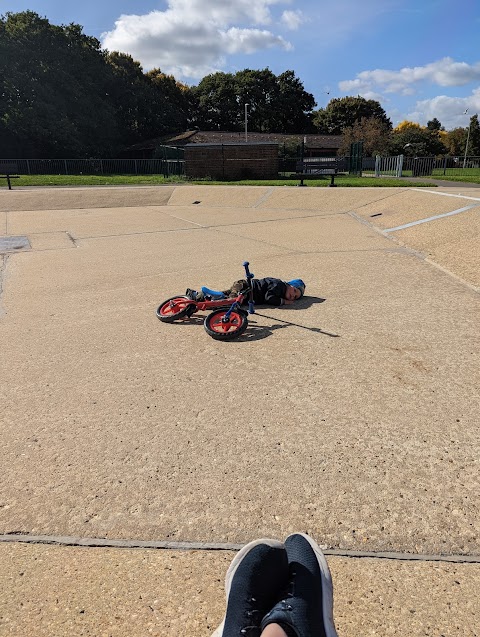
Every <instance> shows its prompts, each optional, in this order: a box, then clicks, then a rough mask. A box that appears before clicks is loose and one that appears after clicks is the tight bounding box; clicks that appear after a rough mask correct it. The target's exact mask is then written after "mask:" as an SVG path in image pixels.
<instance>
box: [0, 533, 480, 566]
mask: <svg viewBox="0 0 480 637" xmlns="http://www.w3.org/2000/svg"><path fill="white" fill-rule="evenodd" d="M0 543H4V544H5V543H12V544H13V543H20V544H49V545H56V546H72V547H84V548H121V549H155V550H169V551H239V550H240V549H241V548H242V547H243V546H244V544H233V543H222V542H191V541H188V542H169V541H153V540H111V539H105V538H91V537H90V538H89V537H85V538H82V537H76V536H55V535H28V534H21V533H9V534H7V535H0ZM320 547H321V549H322V551H323V553H324V554H325V555H327V556H331V557H345V558H352V559H354V558H357V559H362V558H369V559H382V560H399V561H404V562H451V563H457V564H462V563H469V564H480V554H478V555H477V554H453V553H452V554H421V553H405V552H401V551H354V550H348V549H333V548H328V547H326V546H322V545H320Z"/></svg>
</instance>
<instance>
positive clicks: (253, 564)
mask: <svg viewBox="0 0 480 637" xmlns="http://www.w3.org/2000/svg"><path fill="white" fill-rule="evenodd" d="M287 583H288V560H287V553H286V551H285V548H284V547H283V544H281V543H280V542H277V540H266V539H263V540H255V541H254V542H250V544H247V545H246V546H244V547H243V548H242V549H241V551H239V553H237V555H236V556H235V558H234V559H233V561H232V563H231V564H230V567H229V569H228V571H227V575H226V577H225V593H226V596H227V610H226V613H225V617H224V619H223V621H222V623H221V624H220V626H219V627H218V628H217V630H216V631H215V632H214V633H213V635H212V637H259V636H260V633H261V630H260V622H261V621H262V618H263V616H264V615H265V613H267V612H268V611H269V610H270V609H271V608H272V606H273V605H274V604H275V602H276V601H277V600H278V597H279V595H280V591H282V590H283V589H284V588H285V586H286V585H287Z"/></svg>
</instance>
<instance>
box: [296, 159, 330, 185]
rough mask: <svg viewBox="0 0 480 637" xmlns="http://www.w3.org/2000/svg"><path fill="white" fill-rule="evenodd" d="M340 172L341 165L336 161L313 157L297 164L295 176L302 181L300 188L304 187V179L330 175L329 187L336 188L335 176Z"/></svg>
mask: <svg viewBox="0 0 480 637" xmlns="http://www.w3.org/2000/svg"><path fill="white" fill-rule="evenodd" d="M338 172H339V164H338V161H337V160H336V159H322V158H321V157H312V158H311V159H304V160H303V161H299V162H297V166H296V173H295V176H296V177H298V178H299V179H300V183H299V184H298V185H299V186H304V185H305V184H304V183H303V180H304V179H308V178H312V177H315V175H330V183H329V186H330V187H332V188H336V186H337V184H336V183H335V175H337V174H338Z"/></svg>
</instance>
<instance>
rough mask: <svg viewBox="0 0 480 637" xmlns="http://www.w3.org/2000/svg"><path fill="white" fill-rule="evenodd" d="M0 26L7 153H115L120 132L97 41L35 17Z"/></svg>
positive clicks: (0, 106) (1, 111)
mask: <svg viewBox="0 0 480 637" xmlns="http://www.w3.org/2000/svg"><path fill="white" fill-rule="evenodd" d="M0 21H1V24H2V27H1V30H0V38H1V45H0V46H1V49H2V52H3V55H2V56H1V61H0V81H1V89H2V90H1V91H0V122H1V127H2V129H3V131H4V132H5V133H6V137H7V143H9V144H10V146H11V145H12V143H13V148H12V147H11V148H10V150H11V152H9V153H8V154H10V156H11V157H14V156H15V157H17V156H23V157H34V156H44V157H68V156H71V157H80V156H89V155H93V154H97V153H98V150H99V149H108V150H113V149H114V148H115V147H116V143H117V142H118V131H117V129H116V122H115V113H114V109H113V108H112V107H111V106H109V104H108V102H107V100H106V95H105V86H106V81H107V72H106V67H105V60H104V54H103V52H102V51H101V49H100V43H99V42H98V40H96V39H95V38H92V37H90V36H87V35H85V34H83V32H82V27H81V26H79V25H76V24H70V25H68V26H62V27H58V26H54V25H51V24H50V23H49V22H48V20H46V19H45V18H41V17H40V16H39V15H38V14H36V13H34V12H33V11H24V12H21V13H7V14H6V15H5V16H3V17H2V18H1V19H0ZM92 114H95V116H94V117H92Z"/></svg>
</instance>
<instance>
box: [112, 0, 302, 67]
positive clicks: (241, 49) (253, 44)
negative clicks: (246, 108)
mask: <svg viewBox="0 0 480 637" xmlns="http://www.w3.org/2000/svg"><path fill="white" fill-rule="evenodd" d="M288 2H289V0H256V2H252V0H235V2H227V1H226V0H167V4H168V8H167V9H166V10H165V11H152V12H150V13H148V14H146V15H121V16H120V17H119V18H118V20H117V21H116V22H115V27H114V29H113V30H112V31H109V32H107V33H104V34H102V44H103V46H104V47H105V48H107V49H109V50H110V51H122V52H124V53H129V54H130V55H132V57H134V58H135V59H137V60H139V61H140V62H141V63H142V65H143V66H144V68H145V69H146V70H147V69H150V68H153V67H160V68H161V69H162V71H165V72H167V73H173V74H174V75H175V76H176V77H177V78H179V79H180V78H196V79H198V78H201V77H203V76H205V75H207V74H208V73H212V72H214V71H216V70H218V67H221V66H223V65H224V64H225V56H226V55H229V54H234V53H246V54H248V53H254V52H256V51H261V50H264V49H269V48H272V47H278V48H280V49H284V50H286V51H288V50H291V49H292V48H293V47H292V45H291V44H290V43H289V42H288V41H286V40H285V39H284V38H282V37H281V36H279V35H276V34H274V33H273V32H272V31H270V30H268V29H264V28H258V27H260V26H267V25H270V24H271V23H272V22H273V17H272V13H271V7H273V6H274V5H279V4H286V3H288ZM284 13H292V14H295V15H296V14H297V13H298V12H284ZM297 19H300V16H297ZM293 23H294V17H293V16H292V17H291V24H293Z"/></svg>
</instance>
